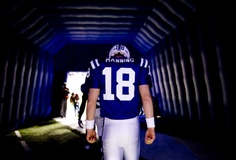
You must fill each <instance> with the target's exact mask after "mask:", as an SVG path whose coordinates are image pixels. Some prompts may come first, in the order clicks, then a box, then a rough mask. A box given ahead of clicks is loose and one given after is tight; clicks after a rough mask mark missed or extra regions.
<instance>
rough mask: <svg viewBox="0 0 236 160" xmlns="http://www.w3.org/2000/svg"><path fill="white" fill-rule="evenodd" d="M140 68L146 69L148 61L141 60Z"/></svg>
mask: <svg viewBox="0 0 236 160" xmlns="http://www.w3.org/2000/svg"><path fill="white" fill-rule="evenodd" d="M140 66H141V67H144V68H147V67H148V60H147V59H143V58H141V62H140Z"/></svg>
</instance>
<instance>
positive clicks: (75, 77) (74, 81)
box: [66, 71, 87, 121]
mask: <svg viewBox="0 0 236 160" xmlns="http://www.w3.org/2000/svg"><path fill="white" fill-rule="evenodd" d="M86 75H87V72H74V71H70V72H67V79H66V82H67V87H68V88H69V90H70V95H69V97H70V96H71V94H72V93H74V94H78V95H79V106H80V104H81V101H82V95H83V93H82V92H81V90H80V87H81V85H82V84H83V83H84V82H85V78H86ZM85 112H86V109H85V111H84V113H85ZM66 117H68V118H72V119H75V120H76V121H77V118H78V116H77V115H75V111H74V106H73V104H71V103H70V98H68V101H67V116H66ZM83 119H85V114H83V116H82V120H83Z"/></svg>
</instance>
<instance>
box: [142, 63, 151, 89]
mask: <svg viewBox="0 0 236 160" xmlns="http://www.w3.org/2000/svg"><path fill="white" fill-rule="evenodd" d="M140 71H141V72H140V78H139V79H140V82H139V85H144V84H148V85H149V86H150V87H151V86H152V78H151V74H150V66H149V62H148V60H147V59H144V58H141V61H140Z"/></svg>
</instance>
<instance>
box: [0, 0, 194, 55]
mask: <svg viewBox="0 0 236 160" xmlns="http://www.w3.org/2000/svg"><path fill="white" fill-rule="evenodd" d="M194 2H195V0H125V1H124V0H110V1H105V0H99V1H98V0H84V1H82V0H77V1H76V0H34V1H32V0H13V1H7V2H6V1H2V2H1V3H2V4H1V7H0V8H1V12H0V18H1V22H2V23H1V25H4V27H5V28H7V30H8V31H9V32H12V31H14V32H16V33H17V34H19V35H21V36H23V37H24V38H26V39H28V40H29V41H31V42H32V43H33V44H35V45H37V46H39V47H40V48H42V49H44V50H47V51H48V52H49V53H51V54H55V53H57V52H58V51H59V50H60V49H61V48H62V47H63V46H64V45H65V44H114V43H123V44H132V45H133V46H134V47H135V48H137V49H138V50H139V51H140V52H141V53H146V52H148V51H149V50H150V49H151V48H152V47H153V46H154V45H156V44H158V43H159V42H160V41H161V40H162V39H164V38H165V37H166V36H168V35H169V34H170V33H171V32H172V31H173V30H175V29H176V28H177V27H178V25H180V24H181V23H183V22H185V21H186V19H187V18H189V17H190V16H191V15H193V13H194V12H195V11H196V6H197V5H196V4H195V3H194ZM196 2H197V1H196ZM3 22H4V23H3Z"/></svg>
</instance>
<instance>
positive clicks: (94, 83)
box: [89, 59, 100, 88]
mask: <svg viewBox="0 0 236 160" xmlns="http://www.w3.org/2000/svg"><path fill="white" fill-rule="evenodd" d="M99 67H100V64H99V61H98V59H94V60H92V61H90V68H89V81H90V88H99V87H100V85H99Z"/></svg>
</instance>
